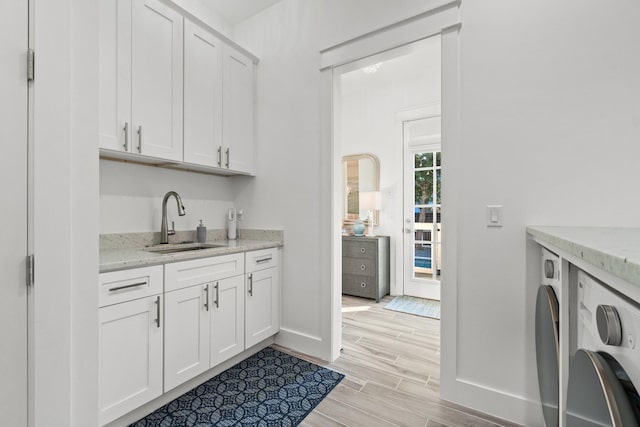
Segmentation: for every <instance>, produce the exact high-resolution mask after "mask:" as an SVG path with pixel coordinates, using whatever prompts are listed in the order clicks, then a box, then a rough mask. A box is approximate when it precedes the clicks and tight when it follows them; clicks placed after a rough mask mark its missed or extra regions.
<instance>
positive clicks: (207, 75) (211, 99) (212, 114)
mask: <svg viewBox="0 0 640 427" xmlns="http://www.w3.org/2000/svg"><path fill="white" fill-rule="evenodd" d="M221 145H222V42H221V41H220V40H218V39H217V38H216V37H214V36H213V35H212V34H211V33H209V32H208V31H205V30H204V29H202V28H201V27H199V26H198V25H196V24H194V23H193V22H191V21H189V20H185V23H184V161H185V162H189V163H195V164H199V165H205V166H214V167H221V166H222V149H221V148H220V147H221Z"/></svg>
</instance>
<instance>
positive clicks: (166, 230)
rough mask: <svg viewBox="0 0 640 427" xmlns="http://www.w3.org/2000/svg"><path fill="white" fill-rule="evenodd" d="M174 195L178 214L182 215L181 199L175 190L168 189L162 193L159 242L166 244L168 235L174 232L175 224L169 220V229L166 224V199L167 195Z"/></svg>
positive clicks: (167, 198)
mask: <svg viewBox="0 0 640 427" xmlns="http://www.w3.org/2000/svg"><path fill="white" fill-rule="evenodd" d="M171 196H173V197H175V198H176V203H177V204H178V215H180V216H184V206H182V199H181V198H180V196H179V195H178V193H176V192H175V191H169V192H168V193H167V194H165V195H164V199H162V226H161V227H160V243H163V244H166V243H169V236H173V235H174V234H176V226H175V223H174V222H173V221H171V230H169V227H168V226H167V200H169V197H171Z"/></svg>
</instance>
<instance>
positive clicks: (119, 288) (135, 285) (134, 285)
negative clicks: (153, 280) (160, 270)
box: [109, 282, 147, 292]
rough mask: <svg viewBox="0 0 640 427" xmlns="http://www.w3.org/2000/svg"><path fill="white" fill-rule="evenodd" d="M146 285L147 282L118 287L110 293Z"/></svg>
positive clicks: (110, 290) (111, 289)
mask: <svg viewBox="0 0 640 427" xmlns="http://www.w3.org/2000/svg"><path fill="white" fill-rule="evenodd" d="M146 284H147V282H140V283H132V284H131V285H124V286H116V287H115V288H110V289H109V292H116V291H121V290H123V289H129V288H135V287H137V286H143V285H146Z"/></svg>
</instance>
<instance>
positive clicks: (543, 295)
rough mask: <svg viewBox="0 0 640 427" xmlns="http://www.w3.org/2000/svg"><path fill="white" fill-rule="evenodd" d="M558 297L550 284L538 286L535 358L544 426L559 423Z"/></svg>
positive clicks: (553, 426) (553, 425) (549, 426)
mask: <svg viewBox="0 0 640 427" xmlns="http://www.w3.org/2000/svg"><path fill="white" fill-rule="evenodd" d="M558 346H559V342H558V299H557V298H556V293H555V292H554V291H553V288H552V287H551V286H546V285H543V286H540V288H538V298H537V301H536V360H537V362H538V386H539V387H540V402H541V403H542V414H543V415H544V422H545V424H546V426H547V427H556V426H557V425H558V389H559V387H560V386H559V382H558V354H559V353H558Z"/></svg>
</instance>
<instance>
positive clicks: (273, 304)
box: [245, 267, 280, 348]
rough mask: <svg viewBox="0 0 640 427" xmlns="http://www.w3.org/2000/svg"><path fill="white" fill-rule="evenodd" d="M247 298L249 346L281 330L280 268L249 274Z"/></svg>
mask: <svg viewBox="0 0 640 427" xmlns="http://www.w3.org/2000/svg"><path fill="white" fill-rule="evenodd" d="M245 298H246V299H245V314H246V316H245V319H246V323H245V346H246V348H249V347H251V346H252V345H254V344H257V343H259V342H260V341H262V340H263V339H265V338H268V337H270V336H272V335H274V334H276V333H277V332H278V331H279V330H280V273H279V268H278V267H274V268H268V269H266V270H260V271H256V272H254V273H250V274H247V292H246V293H245Z"/></svg>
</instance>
